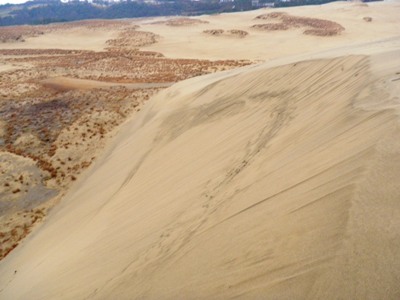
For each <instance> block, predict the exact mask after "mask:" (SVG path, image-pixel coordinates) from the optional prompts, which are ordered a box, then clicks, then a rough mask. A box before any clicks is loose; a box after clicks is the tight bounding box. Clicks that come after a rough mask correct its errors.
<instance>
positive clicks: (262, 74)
mask: <svg viewBox="0 0 400 300" xmlns="http://www.w3.org/2000/svg"><path fill="white" fill-rule="evenodd" d="M390 5H392V8H393V9H392V10H393V11H392V12H391V11H390V9H388V8H390V7H391V6H390ZM374 7H375V8H376V9H374ZM398 7H399V5H398V4H397V3H396V2H395V3H392V4H390V3H382V4H376V5H375V4H371V5H369V6H354V4H352V3H347V4H343V3H335V4H330V5H328V6H323V7H322V8H321V10H320V11H318V10H316V7H306V8H293V9H288V10H287V11H288V12H290V14H293V15H296V16H307V17H310V18H311V17H312V18H318V19H324V17H326V16H328V15H329V16H330V18H326V19H329V20H332V21H334V22H337V23H339V24H341V25H342V26H344V27H345V28H346V30H345V31H344V32H343V34H341V35H340V36H335V37H310V36H304V35H302V34H301V32H300V33H299V32H296V31H290V30H289V31H285V32H284V33H282V34H283V36H282V39H286V38H288V37H291V36H292V37H294V36H298V38H299V39H300V40H291V41H290V43H291V45H292V46H293V45H297V44H298V45H299V48H298V49H297V52H296V51H295V50H294V47H291V48H288V50H287V51H282V53H280V54H278V52H279V51H280V50H282V49H286V48H285V45H286V46H287V45H288V44H287V43H289V42H287V43H286V42H283V44H279V43H278V46H277V47H276V48H274V50H271V52H272V54H271V53H269V54H265V51H264V52H263V49H264V50H265V48H261V46H260V43H263V42H265V41H266V40H267V38H265V37H264V38H261V39H260V40H257V38H258V37H259V35H261V34H265V33H255V31H254V32H253V31H252V32H250V33H249V36H247V37H246V41H247V40H248V41H249V44H246V45H249V46H254V48H252V49H249V53H248V57H246V58H257V57H263V59H271V60H270V61H268V62H264V63H261V64H259V65H253V66H246V67H244V68H241V69H236V70H230V71H226V72H222V73H215V74H210V75H206V76H201V77H196V78H192V79H189V80H185V81H182V82H179V83H177V84H174V85H173V86H171V87H169V88H167V89H165V90H163V91H161V92H160V93H159V94H157V95H156V96H155V97H154V98H152V99H151V100H150V101H148V102H147V104H146V105H145V106H144V107H143V108H142V109H141V111H140V112H139V113H138V114H137V115H136V116H135V117H134V118H132V119H130V121H127V122H126V123H125V125H124V126H123V127H122V129H121V130H120V132H119V134H118V135H116V136H115V137H114V139H113V140H112V142H111V143H109V145H108V146H107V148H106V150H105V152H104V153H103V156H102V157H101V158H99V159H97V160H96V161H95V162H94V163H93V165H92V166H91V167H90V169H88V170H87V171H86V173H84V174H83V175H82V177H81V178H80V179H78V180H77V181H76V182H75V184H74V185H73V187H72V188H71V189H70V190H69V192H68V193H67V195H66V196H65V198H64V199H62V201H61V202H60V203H59V204H58V205H57V206H56V207H55V208H54V209H53V210H52V211H51V212H50V214H49V216H48V218H47V220H46V222H44V223H43V224H42V225H40V228H38V229H37V230H35V231H34V232H33V233H32V234H31V235H29V236H28V237H27V239H26V240H25V241H24V242H23V243H22V244H21V245H20V246H18V247H17V248H16V249H15V250H13V251H12V252H11V253H10V254H9V255H8V256H7V257H6V258H5V259H3V260H2V261H1V262H0V299H232V298H239V299H399V298H400V286H399V284H398V282H399V278H400V209H399V207H400V203H399V199H400V188H399V184H398V182H399V181H398V178H399V177H400V130H399V129H400V125H399V113H400V99H399V91H400V38H399V37H398V33H397V34H396V31H395V29H396V28H397V27H396V26H398V25H396V24H398V23H395V22H394V21H393V22H392V21H390V20H391V18H394V15H395V12H396V10H397V11H398ZM384 11H387V12H388V14H387V19H386V20H383V16H384V14H383V12H384ZM329 12H331V14H329ZM257 15H260V11H256V12H247V13H243V14H235V15H222V16H202V17H200V18H201V19H202V20H205V21H208V22H209V23H199V24H197V25H196V26H190V28H191V29H190V30H191V31H186V33H184V32H185V30H186V29H185V26H183V27H179V26H178V27H177V28H174V30H176V31H175V33H176V36H175V37H172V36H170V35H169V31H171V27H170V26H169V28H167V27H168V26H166V25H165V24H162V23H159V24H150V23H146V22H149V21H148V20H147V21H146V20H144V21H143V24H141V26H142V27H143V28H145V30H149V31H152V32H154V33H156V34H159V35H160V36H163V39H161V40H160V41H159V42H158V43H156V44H154V45H152V46H149V47H148V48H149V49H152V50H157V51H158V50H160V49H164V50H165V52H164V51H160V52H162V53H163V54H166V55H168V54H171V53H172V52H170V51H172V49H174V47H175V49H176V51H177V53H176V54H175V55H181V54H187V55H188V56H191V55H193V56H196V55H197V57H203V56H204V57H210V56H211V57H219V56H221V55H222V53H223V52H224V51H225V52H226V49H227V48H226V47H227V45H228V43H225V42H222V44H221V46H220V47H216V45H215V44H213V45H212V46H209V47H208V46H204V47H200V46H199V45H200V44H201V43H204V41H205V39H207V40H209V39H215V37H211V36H207V35H206V34H203V30H207V29H210V28H221V29H223V30H227V28H229V29H231V28H232V24H233V23H232V20H234V19H235V18H236V17H237V18H238V19H239V21H238V22H237V23H235V28H237V29H239V30H248V27H247V25H248V26H250V25H251V24H253V23H254V17H255V16H257ZM355 15H357V17H360V18H358V19H357V20H355V19H351V18H350V19H346V18H347V17H349V16H355ZM364 15H368V16H372V18H373V21H372V22H370V23H368V24H367V25H368V26H370V25H372V24H375V23H376V24H377V26H376V27H375V29H374V30H371V32H367V33H365V34H364V35H363V36H360V37H357V38H355V37H356V35H357V34H358V33H360V32H361V29H357V28H356V25H357V24H359V22H361V23H362V24H366V22H365V21H364V20H363V19H362V16H364ZM217 20H219V21H217ZM153 21H154V20H152V22H153ZM242 21H243V23H240V22H242ZM385 22H386V23H390V22H392V23H393V24H386V25H385V26H386V27H385V26H384V24H383V23H385ZM228 23H230V24H229V27H228ZM224 24H225V25H224ZM237 24H247V25H246V26H238V27H236V25H237ZM367 25H365V26H367ZM164 27H165V29H164ZM188 27H189V26H188ZM149 28H153V30H150V29H149ZM244 28H246V29H244ZM384 28H387V31H386V32H385V30H384ZM193 30H198V32H199V36H198V37H196V36H195V35H194V34H193V32H194V31H193ZM362 30H364V29H362ZM187 32H191V34H192V36H193V40H192V41H193V43H192V44H187V45H184V46H182V47H177V45H179V44H180V43H182V41H184V40H185V39H186V38H187ZM383 32H385V34H382V35H381V33H383ZM171 35H172V34H171ZM396 35H397V36H396ZM331 38H332V39H331ZM352 38H355V39H354V41H353V43H349V40H351V39H352ZM303 39H306V40H303ZM310 39H315V40H313V41H314V42H313V43H311V44H307V42H304V41H310ZM321 39H330V40H329V41H328V40H321ZM216 40H221V41H224V40H229V39H216ZM230 40H234V39H230ZM256 40H257V41H256ZM273 41H274V42H275V43H276V42H277V41H279V39H277V38H276V37H275V39H274V40H273ZM298 41H299V42H298ZM297 42H298V43H297ZM319 42H321V43H319ZM271 43H272V42H271ZM182 45H183V44H182ZM257 45H258V46H257ZM264 46H265V45H264ZM163 47H164V48H163ZM191 47H195V48H196V51H195V52H193V53H192V52H190V51H191ZM313 47H315V49H312V48H313ZM231 48H232V52H231V53H228V56H229V55H232V57H240V56H241V55H246V49H244V48H243V47H242V48H235V47H232V46H231ZM185 51H186V52H185ZM275 55H276V57H277V59H272V58H273V57H275ZM53 80H55V82H50V84H55V85H56V86H57V85H59V84H61V85H62V88H80V86H81V85H82V84H84V85H85V86H89V87H90V86H91V85H92V84H93V85H98V84H100V83H98V82H94V81H93V82H92V81H88V80H85V81H76V80H73V79H69V78H61V79H53ZM104 84H105V85H107V84H109V83H107V82H106V83H104Z"/></svg>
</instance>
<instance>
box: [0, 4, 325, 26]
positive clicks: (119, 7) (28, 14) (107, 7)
mask: <svg viewBox="0 0 400 300" xmlns="http://www.w3.org/2000/svg"><path fill="white" fill-rule="evenodd" d="M327 2H332V0H283V1H282V0H200V1H190V0H140V1H131V0H122V1H120V0H86V1H78V0H62V1H60V0H34V1H29V2H26V3H25V4H17V5H12V4H6V5H0V26H9V25H22V24H29V25H37V24H48V23H53V22H66V21H76V20H83V19H119V18H137V17H150V16H169V15H199V14H212V13H221V12H234V11H243V10H251V9H255V8H259V7H263V6H269V7H282V6H296V5H309V4H323V3H327Z"/></svg>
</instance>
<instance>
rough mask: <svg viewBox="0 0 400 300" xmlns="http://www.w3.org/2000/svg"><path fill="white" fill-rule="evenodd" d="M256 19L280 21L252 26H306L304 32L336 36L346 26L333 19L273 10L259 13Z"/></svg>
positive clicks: (275, 27) (280, 28)
mask: <svg viewBox="0 0 400 300" xmlns="http://www.w3.org/2000/svg"><path fill="white" fill-rule="evenodd" d="M255 20H273V21H276V20H278V21H279V22H273V23H266V24H255V25H253V26H252V28H256V29H262V30H267V31H277V30H288V29H292V28H304V29H305V30H304V31H303V34H306V35H315V36H334V35H338V34H340V33H342V32H343V31H344V30H345V28H344V27H343V26H342V25H340V24H338V23H336V22H333V21H329V20H322V19H316V18H307V17H298V16H292V15H289V14H287V13H284V12H272V13H268V14H263V15H259V16H258V17H256V18H255Z"/></svg>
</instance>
